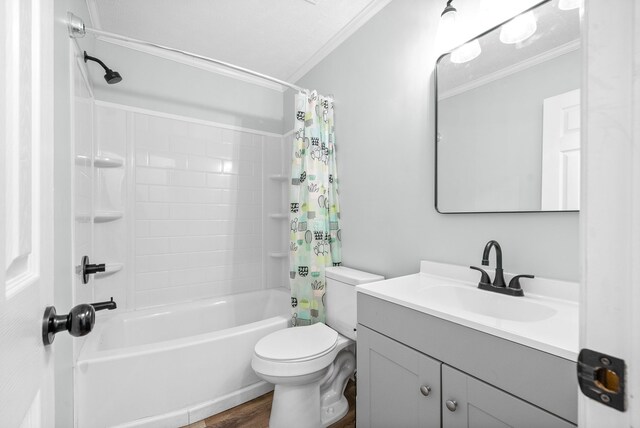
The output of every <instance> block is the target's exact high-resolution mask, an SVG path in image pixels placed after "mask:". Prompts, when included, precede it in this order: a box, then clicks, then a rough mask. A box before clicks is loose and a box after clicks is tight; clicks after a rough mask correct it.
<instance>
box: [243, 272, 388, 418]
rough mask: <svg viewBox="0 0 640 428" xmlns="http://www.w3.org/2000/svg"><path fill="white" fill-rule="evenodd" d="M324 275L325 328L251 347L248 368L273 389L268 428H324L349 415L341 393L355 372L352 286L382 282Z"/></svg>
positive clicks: (290, 331)
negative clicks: (250, 358)
mask: <svg viewBox="0 0 640 428" xmlns="http://www.w3.org/2000/svg"><path fill="white" fill-rule="evenodd" d="M325 273H326V278H327V284H326V294H325V302H326V320H327V325H325V324H321V323H318V324H313V325H310V326H304V327H291V328H287V329H284V330H279V331H276V332H274V333H271V334H269V335H267V336H265V337H264V338H262V339H261V340H260V341H258V343H257V344H256V346H255V349H254V354H253V358H252V361H251V366H252V367H253V370H254V371H255V372H256V374H257V375H258V376H259V377H261V378H262V379H264V380H266V381H267V382H271V383H273V384H274V385H275V390H274V394H273V403H272V405H271V417H270V419H269V426H270V427H271V428H289V427H299V428H319V427H326V426H328V425H330V424H332V423H334V422H336V421H338V420H339V419H341V418H342V417H343V416H344V415H346V414H347V412H348V411H349V404H348V402H347V399H346V398H345V397H344V389H345V387H346V384H347V381H348V379H349V377H351V376H352V375H353V373H354V371H355V368H356V359H355V356H354V350H355V347H354V346H353V345H354V344H355V339H356V334H355V330H356V291H355V285H357V284H364V283H367V282H372V281H379V280H382V279H384V278H383V277H381V276H379V275H373V274H369V273H366V272H361V271H357V270H354V269H349V268H346V267H330V268H327V269H326V272H325ZM332 327H333V328H332ZM334 328H335V329H334ZM336 330H337V331H336Z"/></svg>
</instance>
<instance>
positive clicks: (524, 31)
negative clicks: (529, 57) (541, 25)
mask: <svg viewBox="0 0 640 428" xmlns="http://www.w3.org/2000/svg"><path fill="white" fill-rule="evenodd" d="M537 28H538V25H537V23H536V18H535V16H533V12H532V11H529V12H525V13H523V14H521V15H518V16H516V17H515V18H513V19H512V20H511V21H509V22H507V23H506V24H504V25H502V28H501V30H500V41H501V42H502V43H506V44H508V45H510V44H514V43H520V42H522V41H524V40H526V39H528V38H529V37H531V36H533V34H534V33H535V32H536V30H537Z"/></svg>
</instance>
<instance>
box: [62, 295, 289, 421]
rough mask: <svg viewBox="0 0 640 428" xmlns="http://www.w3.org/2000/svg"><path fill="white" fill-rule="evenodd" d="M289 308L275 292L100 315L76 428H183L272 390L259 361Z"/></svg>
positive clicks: (80, 368)
mask: <svg viewBox="0 0 640 428" xmlns="http://www.w3.org/2000/svg"><path fill="white" fill-rule="evenodd" d="M289 302H290V300H289V291H288V290H286V289H274V290H264V291H256V292H251V293H243V294H236V295H231V296H225V297H221V298H215V299H207V300H200V301H196V302H189V303H181V304H176V305H171V306H162V307H157V308H152V309H145V310H139V311H133V312H123V313H117V311H114V312H113V313H106V314H103V313H99V315H101V316H100V317H99V318H98V320H97V321H96V326H95V329H94V331H93V332H92V333H91V334H90V335H89V336H87V339H86V341H85V343H84V345H83V347H82V349H81V350H80V354H79V356H78V360H77V362H76V365H75V367H74V375H75V376H74V390H75V403H74V408H75V409H76V410H75V423H76V427H77V428H94V427H114V426H117V427H172V428H173V427H179V426H183V425H188V424H190V423H193V422H195V421H198V420H201V419H204V418H206V417H207V416H210V415H212V414H215V413H218V412H221V411H223V410H226V409H228V408H231V407H233V406H236V405H238V404H240V403H243V402H245V401H248V400H251V399H253V398H255V397H257V396H259V395H262V394H264V393H266V392H268V391H270V390H271V389H273V386H272V385H271V384H268V383H266V382H264V381H261V380H260V379H259V378H258V377H257V376H256V375H255V374H254V372H253V370H252V369H251V356H252V355H253V348H254V346H255V344H256V342H257V341H258V340H259V339H260V338H262V337H263V336H265V335H267V334H269V333H271V332H273V331H276V330H279V329H282V328H286V327H287V324H288V321H289V318H290V306H289Z"/></svg>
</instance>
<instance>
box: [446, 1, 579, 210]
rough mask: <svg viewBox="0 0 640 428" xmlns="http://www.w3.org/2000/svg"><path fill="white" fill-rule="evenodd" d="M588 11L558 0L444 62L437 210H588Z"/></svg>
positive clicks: (479, 39) (453, 53)
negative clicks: (584, 128) (583, 116)
mask: <svg viewBox="0 0 640 428" xmlns="http://www.w3.org/2000/svg"><path fill="white" fill-rule="evenodd" d="M579 13H580V10H579V2H576V1H575V0H549V1H546V2H543V3H541V4H539V5H537V6H535V7H533V8H532V9H529V10H528V11H525V12H523V13H522V14H520V15H518V16H517V17H515V18H513V19H511V20H510V21H507V22H506V23H504V24H502V25H500V26H498V27H496V28H493V29H492V30H489V31H487V32H486V33H484V34H482V35H480V36H479V37H477V38H475V39H473V40H471V41H470V42H468V43H466V44H464V45H462V46H460V47H458V48H456V49H454V50H453V51H451V52H450V53H447V54H445V55H443V56H441V57H440V58H439V59H438V62H437V64H436V209H437V210H438V212H440V213H473V212H532V211H576V210H578V209H579V205H580V83H581V73H582V71H581V49H580V43H581V42H580V16H579Z"/></svg>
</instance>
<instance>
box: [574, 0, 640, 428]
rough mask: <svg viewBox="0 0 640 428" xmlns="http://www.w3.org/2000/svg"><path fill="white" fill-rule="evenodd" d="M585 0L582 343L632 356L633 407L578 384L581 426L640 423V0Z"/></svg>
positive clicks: (629, 400) (629, 387)
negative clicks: (612, 403)
mask: <svg viewBox="0 0 640 428" xmlns="http://www.w3.org/2000/svg"><path fill="white" fill-rule="evenodd" d="M611 6H612V2H611V1H610V0H586V1H585V13H584V22H583V29H584V43H583V48H584V51H583V52H584V55H585V58H584V70H585V78H586V80H585V81H584V84H583V91H582V95H583V98H584V100H583V107H584V112H583V116H582V118H583V121H582V122H583V127H582V132H583V134H584V137H583V139H582V143H583V144H582V153H583V157H582V164H583V169H582V171H583V178H582V187H583V190H582V196H583V198H582V202H581V211H580V223H581V225H580V229H581V231H580V238H581V242H582V284H581V285H582V289H581V296H580V299H581V302H580V347H581V348H588V349H592V350H594V351H597V352H601V353H605V354H608V355H611V356H613V357H617V358H621V359H623V360H624V361H625V363H626V378H627V381H626V385H625V387H626V391H625V393H624V394H623V395H624V398H625V400H626V411H624V412H622V411H618V410H615V409H612V408H611V407H608V406H606V405H604V404H603V403H601V402H600V400H598V401H597V400H592V399H590V398H587V397H586V396H585V395H583V394H580V399H579V401H578V403H579V412H578V424H579V426H580V427H592V428H600V427H621V428H629V427H639V426H640V114H639V112H640V4H638V1H637V0H618V1H616V2H615V7H611Z"/></svg>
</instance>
